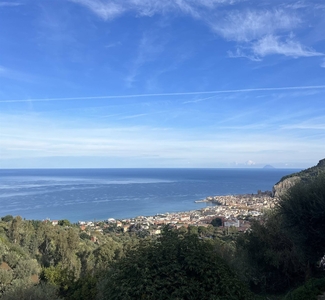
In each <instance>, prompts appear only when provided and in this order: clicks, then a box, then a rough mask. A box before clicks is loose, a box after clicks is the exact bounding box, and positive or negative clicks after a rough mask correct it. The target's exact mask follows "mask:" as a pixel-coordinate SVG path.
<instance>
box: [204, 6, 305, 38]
mask: <svg viewBox="0 0 325 300" xmlns="http://www.w3.org/2000/svg"><path fill="white" fill-rule="evenodd" d="M300 22H301V20H300V18H299V17H297V16H296V15H295V14H293V13H288V12H286V11H284V10H272V11H270V10H261V11H259V10H246V11H244V12H242V11H230V12H229V13H228V14H227V15H226V16H225V17H224V18H223V19H222V20H221V21H215V20H212V21H211V22H210V25H211V27H212V29H213V30H214V31H215V32H217V33H218V34H220V35H222V36H223V37H224V38H225V39H227V40H230V41H236V42H250V41H253V40H256V39H259V38H261V37H263V36H264V35H267V34H273V33H275V32H280V31H287V30H291V29H293V28H295V27H297V26H298V24H299V23H300Z"/></svg>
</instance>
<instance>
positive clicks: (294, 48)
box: [252, 35, 324, 58]
mask: <svg viewBox="0 0 325 300" xmlns="http://www.w3.org/2000/svg"><path fill="white" fill-rule="evenodd" d="M252 49H253V52H254V53H255V54H256V55H257V56H260V57H264V56H266V55H272V54H282V55H285V56H291V57H295V58H297V57H310V56H321V55H324V54H323V53H320V52H317V51H315V50H313V49H311V48H308V47H305V46H303V45H301V44H300V43H299V42H297V41H294V40H293V39H292V38H288V39H286V40H285V41H281V40H280V38H279V37H277V36H273V35H267V36H265V37H263V38H261V39H260V40H258V41H257V42H255V43H254V44H253V46H252Z"/></svg>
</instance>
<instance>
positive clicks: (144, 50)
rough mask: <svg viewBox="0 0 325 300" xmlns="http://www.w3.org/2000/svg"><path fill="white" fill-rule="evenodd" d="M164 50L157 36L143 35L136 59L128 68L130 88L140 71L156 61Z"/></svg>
mask: <svg viewBox="0 0 325 300" xmlns="http://www.w3.org/2000/svg"><path fill="white" fill-rule="evenodd" d="M163 50H164V46H163V42H162V41H158V39H157V36H155V37H153V36H152V34H149V33H146V34H144V35H143V37H142V39H141V41H140V44H139V46H138V51H137V55H136V57H135V59H134V60H133V61H132V62H131V63H130V65H129V66H128V69H129V70H130V71H129V74H128V76H127V77H126V78H125V81H126V83H127V85H128V87H132V85H133V83H134V82H135V81H136V77H137V76H138V75H139V73H140V69H141V67H142V66H143V65H145V64H146V63H148V62H150V61H152V60H154V59H155V58H156V57H157V56H158V55H159V54H160V53H161V52H162V51H163Z"/></svg>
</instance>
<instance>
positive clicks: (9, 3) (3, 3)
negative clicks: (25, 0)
mask: <svg viewBox="0 0 325 300" xmlns="http://www.w3.org/2000/svg"><path fill="white" fill-rule="evenodd" d="M19 5H22V4H21V3H19V2H0V7H1V6H19Z"/></svg>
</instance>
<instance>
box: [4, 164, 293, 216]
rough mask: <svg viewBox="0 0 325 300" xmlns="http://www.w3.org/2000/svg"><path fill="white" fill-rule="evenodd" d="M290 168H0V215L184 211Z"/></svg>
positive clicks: (267, 183)
mask: <svg viewBox="0 0 325 300" xmlns="http://www.w3.org/2000/svg"><path fill="white" fill-rule="evenodd" d="M297 171H299V170H294V169H37V170H36V169H31V170H27V169H22V170H5V169H2V170H1V169H0V216H5V215H7V214H11V215H15V216H16V215H20V216H22V217H23V218H26V219H40V220H42V219H46V218H50V219H69V220H70V221H72V222H77V221H78V220H104V219H107V218H129V217H135V216H138V215H145V216H148V215H155V214H157V213H165V212H175V211H187V210H193V209H199V208H202V207H204V206H205V205H206V204H205V203H194V201H195V200H199V199H204V198H205V197H207V196H211V195H226V194H243V193H256V192H257V190H263V191H264V190H271V189H272V186H273V185H274V184H275V183H276V182H278V181H279V180H280V179H281V177H282V176H284V175H287V174H290V173H293V172H297Z"/></svg>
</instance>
